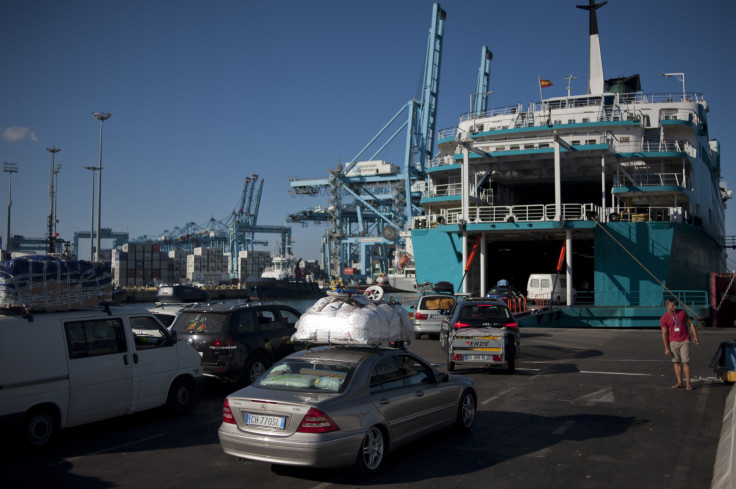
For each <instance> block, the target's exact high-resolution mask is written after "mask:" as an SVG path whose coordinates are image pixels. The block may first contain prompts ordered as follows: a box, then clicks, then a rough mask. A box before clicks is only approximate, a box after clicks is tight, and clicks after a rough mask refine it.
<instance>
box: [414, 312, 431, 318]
mask: <svg viewBox="0 0 736 489" xmlns="http://www.w3.org/2000/svg"><path fill="white" fill-rule="evenodd" d="M427 318H429V315H428V314H422V313H421V312H417V313H415V314H414V319H427Z"/></svg>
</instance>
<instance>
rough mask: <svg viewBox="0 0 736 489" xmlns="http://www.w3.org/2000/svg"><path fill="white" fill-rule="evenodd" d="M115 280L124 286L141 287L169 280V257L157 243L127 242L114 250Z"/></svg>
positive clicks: (113, 266) (113, 270)
mask: <svg viewBox="0 0 736 489" xmlns="http://www.w3.org/2000/svg"><path fill="white" fill-rule="evenodd" d="M111 258H112V261H111V263H112V265H111V267H112V273H113V282H115V283H116V284H118V285H121V286H123V287H126V286H128V287H131V286H135V287H141V286H144V285H146V284H149V283H155V284H159V283H161V282H168V280H169V276H168V270H169V268H168V265H169V259H168V256H167V254H166V253H162V252H161V247H160V245H158V244H155V243H153V244H152V243H126V244H124V245H123V247H122V249H121V250H119V249H114V250H112V257H111Z"/></svg>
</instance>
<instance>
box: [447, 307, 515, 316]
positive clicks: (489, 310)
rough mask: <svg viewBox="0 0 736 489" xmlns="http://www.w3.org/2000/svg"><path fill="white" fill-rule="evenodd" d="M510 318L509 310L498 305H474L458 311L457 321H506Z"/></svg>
mask: <svg viewBox="0 0 736 489" xmlns="http://www.w3.org/2000/svg"><path fill="white" fill-rule="evenodd" d="M508 317H510V315H509V310H508V309H507V308H505V307H503V306H499V305H498V304H474V305H472V306H464V307H463V308H462V310H461V311H460V316H459V319H506V318H508Z"/></svg>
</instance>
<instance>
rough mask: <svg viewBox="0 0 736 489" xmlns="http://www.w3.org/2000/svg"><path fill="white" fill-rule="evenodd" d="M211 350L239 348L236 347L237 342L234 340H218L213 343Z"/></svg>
mask: <svg viewBox="0 0 736 489" xmlns="http://www.w3.org/2000/svg"><path fill="white" fill-rule="evenodd" d="M210 348H212V349H219V350H235V349H236V348H237V346H235V340H234V339H232V338H217V339H216V340H214V341H213V342H212V344H211V345H210Z"/></svg>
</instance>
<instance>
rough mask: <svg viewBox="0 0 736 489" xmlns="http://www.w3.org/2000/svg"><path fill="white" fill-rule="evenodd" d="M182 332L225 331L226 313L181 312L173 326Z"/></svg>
mask: <svg viewBox="0 0 736 489" xmlns="http://www.w3.org/2000/svg"><path fill="white" fill-rule="evenodd" d="M173 329H174V331H176V332H177V333H182V334H220V333H225V332H227V315H226V314H218V313H213V312H193V311H188V312H182V313H181V315H180V316H179V318H178V319H177V320H176V323H174V326H173Z"/></svg>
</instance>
